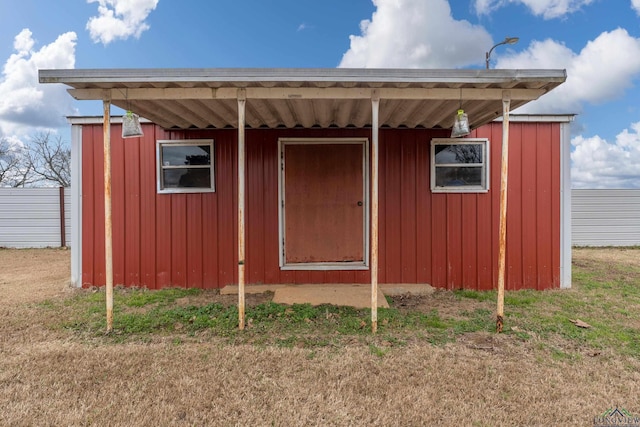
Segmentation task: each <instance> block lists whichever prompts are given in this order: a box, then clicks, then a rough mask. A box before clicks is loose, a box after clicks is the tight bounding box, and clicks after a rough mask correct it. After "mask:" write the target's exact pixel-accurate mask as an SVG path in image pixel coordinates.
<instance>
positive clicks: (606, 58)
mask: <svg viewBox="0 0 640 427" xmlns="http://www.w3.org/2000/svg"><path fill="white" fill-rule="evenodd" d="M496 68H533V69H536V68H560V69H566V70H567V81H566V82H565V83H564V84H562V85H561V86H560V87H558V88H556V89H554V90H553V91H552V92H550V93H549V94H547V95H545V96H543V97H542V98H540V99H539V100H537V101H534V102H532V103H529V104H527V105H526V106H524V107H522V108H521V109H519V110H518V112H519V113H525V112H527V113H579V112H580V111H581V110H582V105H583V104H584V103H586V102H588V103H591V104H601V103H603V102H606V101H610V100H612V99H616V98H619V97H621V96H622V95H623V94H624V92H625V90H627V89H628V88H630V87H631V86H633V81H634V79H635V78H636V77H637V76H638V75H640V39H636V38H634V37H632V36H630V35H629V33H627V31H626V30H624V29H617V30H614V31H611V32H604V33H602V34H600V35H599V36H598V37H597V38H596V39H595V40H593V41H590V42H588V43H587V45H586V46H585V47H584V48H583V49H582V50H581V51H580V52H579V53H577V54H576V53H574V52H573V51H572V50H571V49H569V48H567V47H566V46H565V45H563V44H562V43H559V42H556V41H553V40H545V41H542V42H539V41H535V42H533V43H531V44H530V45H529V47H528V48H527V49H526V50H525V51H522V52H519V53H517V54H513V55H507V56H502V57H500V58H499V60H498V62H497V64H496Z"/></svg>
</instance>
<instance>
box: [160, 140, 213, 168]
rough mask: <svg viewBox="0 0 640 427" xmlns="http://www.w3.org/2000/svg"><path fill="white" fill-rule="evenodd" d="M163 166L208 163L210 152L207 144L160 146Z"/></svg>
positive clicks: (209, 161)
mask: <svg viewBox="0 0 640 427" xmlns="http://www.w3.org/2000/svg"><path fill="white" fill-rule="evenodd" d="M162 161H163V164H164V166H184V165H209V164H211V153H210V147H209V146H208V145H186V146H184V145H182V146H181V145H179V146H168V145H165V146H163V147H162Z"/></svg>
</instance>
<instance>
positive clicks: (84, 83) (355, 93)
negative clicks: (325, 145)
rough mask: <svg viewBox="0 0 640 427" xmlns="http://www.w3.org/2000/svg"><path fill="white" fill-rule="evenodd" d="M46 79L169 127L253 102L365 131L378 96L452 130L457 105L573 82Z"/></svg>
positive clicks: (411, 74) (202, 75) (391, 109)
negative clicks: (241, 103)
mask: <svg viewBox="0 0 640 427" xmlns="http://www.w3.org/2000/svg"><path fill="white" fill-rule="evenodd" d="M39 80H40V82H41V83H62V84H66V85H67V86H69V87H70V89H69V93H70V94H71V95H72V96H73V97H74V98H76V99H78V100H110V102H111V103H112V104H113V105H116V106H118V107H120V108H122V109H124V110H132V111H134V112H135V113H137V114H139V115H140V116H142V117H145V118H147V119H149V120H151V121H153V122H155V123H157V124H159V125H160V126H162V127H165V128H168V129H170V128H178V129H188V128H225V127H234V128H235V127H237V126H238V114H237V100H238V99H242V98H244V99H246V125H247V126H249V127H252V128H260V127H269V128H278V127H286V128H294V127H304V128H311V127H350V126H354V127H364V126H368V125H371V123H372V116H371V99H372V98H379V99H380V110H379V111H380V112H379V124H380V126H387V127H409V128H416V127H424V128H450V127H452V125H453V119H454V116H455V112H456V110H458V109H459V108H460V106H462V108H463V109H464V110H465V111H466V112H467V113H468V115H469V120H470V124H471V127H472V128H475V127H478V126H481V125H483V124H485V123H488V122H490V121H492V120H494V119H496V118H498V117H500V116H502V113H503V109H502V108H503V106H502V100H503V99H506V98H509V99H510V100H511V109H515V108H518V107H520V106H522V105H524V104H526V103H527V102H529V101H532V100H535V99H537V98H539V97H540V96H542V95H544V94H545V93H547V92H549V91H550V90H552V89H553V88H555V87H557V86H558V85H560V84H562V83H563V82H564V81H565V80H566V72H565V70H502V69H498V70H496V69H491V70H485V69H481V70H469V69H464V70H461V69H454V70H439V69H349V68H336V69H215V68H204V69H54V70H40V72H39Z"/></svg>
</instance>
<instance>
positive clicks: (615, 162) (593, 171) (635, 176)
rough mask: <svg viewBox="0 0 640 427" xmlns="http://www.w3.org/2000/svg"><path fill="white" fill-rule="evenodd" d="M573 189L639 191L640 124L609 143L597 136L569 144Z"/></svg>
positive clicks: (634, 124)
mask: <svg viewBox="0 0 640 427" xmlns="http://www.w3.org/2000/svg"><path fill="white" fill-rule="evenodd" d="M571 144H572V145H573V146H574V150H573V153H571V160H572V163H573V166H572V167H571V180H572V185H573V187H574V188H640V122H637V123H633V124H632V125H631V130H629V129H625V130H623V131H622V132H621V133H620V134H618V135H617V136H616V140H615V142H614V143H609V142H607V141H605V140H604V139H602V138H600V137H599V136H594V137H591V138H584V137H582V136H578V137H575V138H573V139H572V140H571Z"/></svg>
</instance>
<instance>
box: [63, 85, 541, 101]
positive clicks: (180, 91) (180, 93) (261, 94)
mask: <svg viewBox="0 0 640 427" xmlns="http://www.w3.org/2000/svg"><path fill="white" fill-rule="evenodd" d="M244 90H245V93H246V98H247V99H292V100H295V99H371V96H372V92H373V91H374V90H375V91H377V93H378V94H379V96H380V99H398V100H461V99H462V100H502V93H503V90H504V89H502V88H376V89H371V88H336V87H330V88H304V87H299V88H265V87H253V88H246V89H244ZM509 91H510V93H511V99H515V100H525V101H533V100H535V99H538V98H539V97H540V96H542V95H543V94H545V93H546V90H545V89H519V88H513V89H509ZM69 93H70V94H71V96H73V97H74V98H75V99H77V100H102V99H105V97H108V98H109V99H111V100H113V101H118V100H127V101H134V100H174V101H176V100H216V99H217V100H225V99H228V100H229V99H237V98H238V88H130V89H126V88H123V89H120V88H114V89H97V88H96V89H69Z"/></svg>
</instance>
